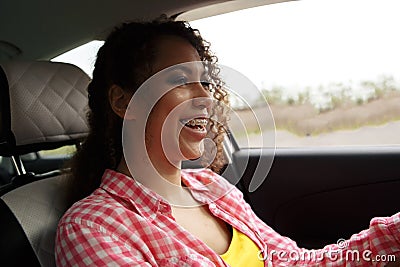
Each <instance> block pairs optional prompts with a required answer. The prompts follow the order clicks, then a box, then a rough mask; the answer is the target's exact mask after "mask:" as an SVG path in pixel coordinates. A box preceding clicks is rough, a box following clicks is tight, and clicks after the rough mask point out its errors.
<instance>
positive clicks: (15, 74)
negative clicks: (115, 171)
mask: <svg viewBox="0 0 400 267" xmlns="http://www.w3.org/2000/svg"><path fill="white" fill-rule="evenodd" d="M89 82H90V78H89V77H88V76H87V75H86V73H84V72H83V71H82V70H81V69H79V68H78V67H76V66H73V65H71V64H65V63H56V62H48V61H34V62H7V63H3V64H1V65H0V155H1V156H11V155H20V154H25V153H29V152H33V151H38V150H43V149H53V148H57V147H60V146H63V145H67V144H73V143H76V142H78V141H80V140H82V139H83V138H84V137H85V136H86V135H87V132H88V127H87V123H86V107H87V102H88V100H87V85H88V84H89Z"/></svg>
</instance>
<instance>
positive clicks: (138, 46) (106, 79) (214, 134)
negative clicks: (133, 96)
mask: <svg viewBox="0 0 400 267" xmlns="http://www.w3.org/2000/svg"><path fill="white" fill-rule="evenodd" d="M165 35H167V36H168V35H172V36H177V37H181V38H183V39H185V40H187V41H188V42H189V43H190V44H191V45H192V46H193V47H194V48H195V49H196V50H197V52H198V54H199V56H200V59H201V61H202V62H203V63H204V64H205V66H206V69H207V71H208V75H209V77H210V79H211V81H210V84H209V85H208V86H210V90H211V92H212V95H213V97H214V98H215V99H216V100H217V101H216V102H217V104H216V105H214V106H213V110H212V114H211V115H212V116H211V118H213V119H212V120H210V125H209V128H210V130H209V132H208V136H209V137H210V138H211V139H212V140H214V142H215V143H216V148H217V151H216V156H215V158H214V160H213V162H212V163H211V165H210V166H208V167H209V168H210V169H212V170H213V171H215V172H218V171H219V170H220V169H221V168H222V167H223V165H224V163H225V160H224V153H223V143H222V142H223V139H224V135H225V132H226V131H225V129H226V120H227V118H228V117H227V112H228V111H227V105H228V96H227V92H226V90H225V89H224V88H223V82H222V81H221V79H220V78H219V77H218V73H219V69H218V67H217V66H216V63H217V58H216V56H214V55H213V53H212V52H211V51H210V44H209V43H208V42H207V41H205V40H204V39H203V38H202V37H201V35H200V33H199V31H198V30H195V29H192V28H191V27H190V25H189V24H188V23H187V22H182V21H172V20H165V19H164V20H155V21H151V22H130V23H123V24H122V25H120V26H119V27H116V28H115V29H114V31H113V32H112V33H111V34H110V35H109V36H108V38H107V39H106V41H105V43H104V45H103V46H102V47H101V48H100V50H99V51H98V54H97V59H96V63H95V68H94V71H93V79H92V81H91V83H90V84H89V86H88V93H89V111H88V123H89V129H90V131H89V135H88V137H87V138H86V140H85V141H84V143H83V144H82V146H81V148H80V149H79V150H78V152H77V153H76V155H75V156H74V157H73V159H72V161H71V169H72V176H73V179H72V189H71V190H72V191H74V192H73V198H74V199H75V200H76V199H80V198H82V197H85V196H87V195H89V194H90V193H91V192H92V191H93V190H95V189H96V188H97V187H98V186H99V185H100V180H101V177H102V174H103V172H104V170H105V169H115V168H117V165H118V164H119V162H120V161H121V158H122V156H123V150H122V124H123V119H121V118H120V117H119V116H117V115H116V114H115V113H114V112H113V110H112V108H111V105H110V103H109V99H108V91H109V89H110V87H111V86H112V85H118V86H120V87H121V88H123V89H124V90H129V91H130V92H133V93H134V92H135V91H136V90H137V89H138V88H139V87H140V85H141V84H142V83H143V82H144V81H145V80H146V79H148V78H149V77H150V75H151V67H152V66H151V65H152V62H153V61H154V51H155V47H156V43H157V42H156V41H157V40H159V38H160V36H165Z"/></svg>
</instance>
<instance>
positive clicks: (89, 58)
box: [51, 40, 104, 77]
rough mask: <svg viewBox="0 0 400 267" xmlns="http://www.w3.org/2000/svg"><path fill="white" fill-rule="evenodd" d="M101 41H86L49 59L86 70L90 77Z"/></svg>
mask: <svg viewBox="0 0 400 267" xmlns="http://www.w3.org/2000/svg"><path fill="white" fill-rule="evenodd" d="M103 43H104V42H103V41H97V40H96V41H91V42H88V43H86V44H84V45H81V46H79V47H77V48H74V49H72V50H70V51H68V52H65V53H63V54H61V55H59V56H57V57H55V58H53V59H52V60H51V61H55V62H65V63H71V64H74V65H76V66H78V67H79V68H81V69H82V70H83V71H84V72H86V74H87V75H89V77H92V72H93V69H94V62H95V61H96V55H97V51H98V50H99V48H100V47H101V46H102V45H103Z"/></svg>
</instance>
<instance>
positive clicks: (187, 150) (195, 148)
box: [181, 142, 204, 160]
mask: <svg viewBox="0 0 400 267" xmlns="http://www.w3.org/2000/svg"><path fill="white" fill-rule="evenodd" d="M181 151H182V155H183V156H184V157H185V160H196V159H199V158H200V157H201V156H202V155H203V153H204V145H203V142H200V143H198V144H193V145H191V146H184V147H182V148H181Z"/></svg>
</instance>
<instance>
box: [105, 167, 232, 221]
mask: <svg viewBox="0 0 400 267" xmlns="http://www.w3.org/2000/svg"><path fill="white" fill-rule="evenodd" d="M181 178H182V182H183V183H184V184H185V185H186V186H187V187H188V188H189V190H190V192H191V193H192V195H193V197H194V198H195V199H196V200H197V201H199V202H201V203H207V204H209V203H211V202H214V201H215V200H217V199H218V198H219V197H220V196H222V195H223V194H224V193H226V192H227V190H230V189H229V188H228V187H230V184H229V183H228V182H227V183H222V184H221V183H220V182H217V181H216V174H215V173H214V172H212V171H211V170H209V169H198V170H196V169H185V170H182V171H181ZM221 185H222V186H221ZM227 186H228V187H227ZM100 187H101V188H102V189H103V190H105V191H107V192H108V193H110V194H112V195H115V196H118V197H119V198H122V199H124V200H125V201H128V202H129V203H130V204H131V205H133V206H134V207H135V208H136V210H137V211H138V212H139V213H140V214H141V215H142V216H143V217H147V218H151V219H152V220H154V219H155V217H156V215H157V212H159V211H163V212H164V213H167V214H168V213H171V206H170V204H169V203H168V201H166V200H165V199H164V198H163V197H162V196H160V195H159V194H157V193H156V192H154V191H152V190H150V189H149V188H147V187H145V186H143V185H142V184H141V183H139V182H138V181H136V180H135V179H133V178H131V177H129V176H126V175H124V174H122V173H119V172H116V171H114V170H110V169H107V170H105V172H104V174H103V177H102V181H101V185H100ZM211 188H212V190H211Z"/></svg>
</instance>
